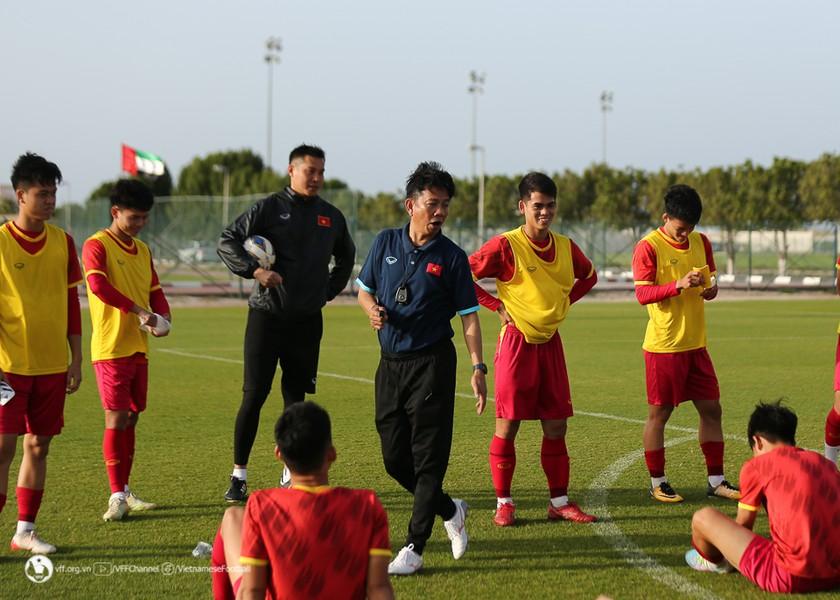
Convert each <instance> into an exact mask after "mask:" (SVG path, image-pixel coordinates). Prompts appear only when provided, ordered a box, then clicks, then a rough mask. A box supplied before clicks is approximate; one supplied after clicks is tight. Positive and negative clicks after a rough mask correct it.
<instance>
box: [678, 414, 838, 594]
mask: <svg viewBox="0 0 840 600" xmlns="http://www.w3.org/2000/svg"><path fill="white" fill-rule="evenodd" d="M796 423H797V419H796V415H795V414H794V413H793V411H791V410H790V409H788V408H785V407H783V406H780V405H779V403H778V402H776V403H774V404H763V403H762V404H759V405H758V406H757V407H756V409H755V411H753V414H752V416H751V417H750V423H749V426H748V427H747V436H748V438H749V443H750V448H752V453H753V458H752V459H750V460H748V461H747V462H746V463H745V464H744V466H743V468H742V469H741V479H740V483H741V500H740V502H739V503H738V515H737V516H736V517H735V520H733V519H730V518H729V517H727V516H726V515H724V514H722V513H720V512H719V511H717V510H715V509H714V508H709V507H707V508H704V509H701V510H699V511H697V512H696V513H694V518H693V519H692V521H691V529H692V538H691V544H692V546H694V548H693V549H692V550H689V551H688V552H687V553H686V555H685V560H686V562H687V563H688V564H689V566H691V568H693V569H695V570H697V571H714V572H723V571H725V570H727V568H728V567H729V565H735V566H737V568H738V570H739V571H740V572H741V574H742V575H744V577H746V578H747V579H749V580H750V581H752V582H753V583H755V584H756V585H757V586H758V587H760V588H761V589H762V590H765V591H768V592H783V593H794V594H796V593H804V592H816V591H821V590H830V589H834V588H838V587H840V525H838V524H840V501H838V500H840V473H838V471H837V468H836V467H835V466H834V464H833V463H832V462H831V461H829V460H827V459H825V458H824V457H822V456H820V455H819V454H818V453H816V452H811V451H810V450H803V449H801V448H797V447H796V441H795V436H796ZM762 505H763V506H764V507H765V509H766V510H767V519H768V521H769V522H770V534H771V536H772V539H767V538H765V537H763V536H760V535H757V534H755V533H753V531H752V528H753V525H754V524H755V518H756V514H757V512H758V509H759V507H761V506H762Z"/></svg>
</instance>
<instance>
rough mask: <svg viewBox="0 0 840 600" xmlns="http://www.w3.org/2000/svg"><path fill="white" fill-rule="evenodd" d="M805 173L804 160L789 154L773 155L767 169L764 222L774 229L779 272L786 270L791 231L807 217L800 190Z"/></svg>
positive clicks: (782, 272) (781, 273)
mask: <svg viewBox="0 0 840 600" xmlns="http://www.w3.org/2000/svg"><path fill="white" fill-rule="evenodd" d="M804 173H805V164H804V163H802V162H801V161H798V160H792V159H789V158H774V159H773V164H772V165H771V166H770V168H769V169H768V170H767V172H766V174H767V181H766V184H767V205H766V211H765V222H766V223H767V224H768V225H769V226H771V227H772V228H773V229H774V230H775V236H774V238H775V242H776V252H777V254H778V257H779V259H778V260H779V263H778V264H779V267H778V272H779V275H784V274H785V273H786V271H787V259H788V239H787V234H788V231H790V230H791V229H793V228H794V227H797V226H799V225H801V224H802V222H803V220H804V219H805V210H804V206H803V205H802V195H801V194H800V193H799V181H800V180H801V179H802V175H803V174H804Z"/></svg>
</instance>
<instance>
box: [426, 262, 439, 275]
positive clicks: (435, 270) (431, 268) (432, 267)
mask: <svg viewBox="0 0 840 600" xmlns="http://www.w3.org/2000/svg"><path fill="white" fill-rule="evenodd" d="M426 273H431V274H432V275H434V276H435V277H440V276H441V274H442V273H443V267H442V266H440V265H436V264H435V263H429V264H427V265H426Z"/></svg>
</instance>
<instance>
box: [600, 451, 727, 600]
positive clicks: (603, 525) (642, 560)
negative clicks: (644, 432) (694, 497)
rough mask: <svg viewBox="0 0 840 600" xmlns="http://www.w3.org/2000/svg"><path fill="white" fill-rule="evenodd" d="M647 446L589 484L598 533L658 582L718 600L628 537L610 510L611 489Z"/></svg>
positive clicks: (703, 598) (711, 599) (641, 455)
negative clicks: (596, 516) (649, 554)
mask: <svg viewBox="0 0 840 600" xmlns="http://www.w3.org/2000/svg"><path fill="white" fill-rule="evenodd" d="M695 440H696V438H695V436H693V435H686V436H683V437H678V438H674V439H672V440H669V441H668V442H666V443H665V446H667V447H670V446H676V445H678V444H683V443H686V442H691V441H695ZM644 455H645V451H644V449H639V450H634V451H633V452H630V453H629V454H625V455H624V456H622V457H621V458H619V459H618V460H617V461H615V462H614V463H613V464H611V465H610V466H609V467H607V468H606V469H604V470H603V471H601V473H599V474H598V476H597V477H595V479H593V480H592V483H590V484H589V491H588V493H587V495H586V506H587V510H589V512H592V513H595V514H597V515H598V521H596V522H595V523H593V524H592V526H593V527H594V528H595V532H596V533H597V534H598V535H600V536H601V537H602V538H604V540H605V541H606V542H607V543H608V544H609V545H610V546H612V547H613V549H614V550H615V551H616V552H618V553H619V554H620V555H621V556H622V557H623V558H624V560H625V561H626V562H628V563H629V564H630V565H631V566H633V567H636V568H637V569H640V570H641V571H643V572H644V573H645V574H646V575H648V576H650V577H651V578H652V579H654V580H655V581H657V582H658V583H661V584H664V585H667V586H668V587H670V588H672V589H673V590H675V591H677V592H679V593H680V594H683V595H686V596H691V597H693V598H700V599H702V600H715V599H716V598H717V596H715V595H714V594H713V593H712V592H711V591H710V590H707V589H706V588H704V587H702V586H699V585H697V584H696V583H694V582H692V581H689V580H688V579H686V578H685V577H683V576H682V575H680V574H679V573H677V572H676V571H674V570H673V569H669V568H668V567H666V566H664V565H661V564H660V563H658V562H657V561H656V560H654V559H653V558H651V557H650V556H648V555H647V554H645V552H644V551H643V550H642V549H641V548H639V546H637V545H636V544H635V543H633V542H632V541H631V540H630V539H628V538H627V536H626V535H624V533H623V532H622V531H621V529H620V528H619V527H618V526H617V525H616V524H615V522H613V520H612V518H611V516H610V511H609V490H610V488H611V487H613V486H614V485H615V482H616V481H618V478H619V477H620V476H621V474H622V473H624V471H626V470H627V469H628V468H630V467H631V466H632V465H633V464H634V463H636V462H638V461H640V460H642V459H643V458H644Z"/></svg>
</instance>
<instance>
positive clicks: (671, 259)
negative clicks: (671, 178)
mask: <svg viewBox="0 0 840 600" xmlns="http://www.w3.org/2000/svg"><path fill="white" fill-rule="evenodd" d="M706 266H708V268H709V276H711V275H715V272H716V267H715V262H714V255H713V254H712V248H711V244H710V243H709V241H708V239H707V238H706V236H704V235H702V234H700V233H698V232H696V231H693V232H691V233H690V234H688V241H687V242H686V243H684V244H679V243H678V242H676V241H675V240H673V239H671V238H670V237H669V236H668V235H667V234H665V233H664V232H663V231H662V229H657V230H655V231H652V232H650V233H649V234H648V235H646V236H645V237H644V238H643V239H642V240H641V241H640V242H639V243H638V244H637V245H636V248H635V250H634V251H633V279H634V281H635V284H636V290H637V291H636V295H637V296H639V295H640V291H641V290H644V291H645V292H647V293H646V294H644V296H649V297H647V298H645V299H644V300H645V301H643V304H646V305H647V309H648V317H649V320H648V326H647V331H646V332H645V341H644V344H642V347H643V348H644V349H645V350H647V351H648V352H659V353H672V352H686V351H689V350H697V349H699V348H705V347H706V313H705V306H704V305H703V303H704V302H705V300H704V299H703V298H702V296H700V293H701V292H702V290H703V288H689V289H685V290H677V289H676V281H677V280H678V279H680V278H681V277H683V276H684V275H686V274H688V273H689V272H690V271H692V270H695V269H701V268H702V267H706ZM647 287H650V289H649V290H647V289H645V288H647ZM640 300H642V298H640Z"/></svg>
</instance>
